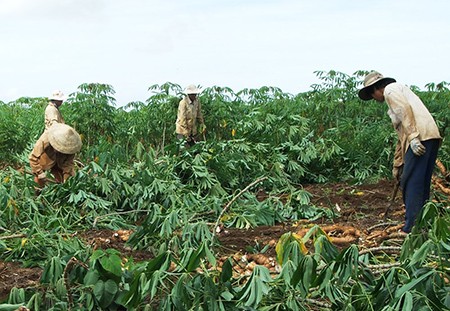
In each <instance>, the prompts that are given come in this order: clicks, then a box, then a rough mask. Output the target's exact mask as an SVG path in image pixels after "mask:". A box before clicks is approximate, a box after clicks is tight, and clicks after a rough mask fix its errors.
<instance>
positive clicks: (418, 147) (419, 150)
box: [409, 137, 426, 157]
mask: <svg viewBox="0 0 450 311" xmlns="http://www.w3.org/2000/svg"><path fill="white" fill-rule="evenodd" d="M409 146H410V147H411V150H412V152H413V153H414V154H415V155H416V156H419V157H420V156H422V155H424V154H425V151H426V148H425V146H424V145H422V143H421V142H420V140H419V139H418V138H417V137H416V138H413V139H412V140H411V141H410V142H409Z"/></svg>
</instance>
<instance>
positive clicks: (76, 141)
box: [29, 123, 82, 188]
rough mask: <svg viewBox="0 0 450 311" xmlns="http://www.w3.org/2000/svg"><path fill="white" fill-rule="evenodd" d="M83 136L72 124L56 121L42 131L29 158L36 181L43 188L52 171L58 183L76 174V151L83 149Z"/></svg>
mask: <svg viewBox="0 0 450 311" xmlns="http://www.w3.org/2000/svg"><path fill="white" fill-rule="evenodd" d="M81 145H82V143H81V137H80V135H79V134H78V133H77V132H76V131H75V130H74V129H73V128H72V127H70V126H68V125H66V124H63V123H54V124H53V125H52V126H50V127H49V128H48V130H46V131H44V133H42V135H41V137H39V139H38V141H37V142H36V144H35V145H34V148H33V150H32V151H31V153H30V156H29V160H30V166H31V171H32V173H33V175H34V176H35V177H34V180H35V182H36V183H37V184H38V185H39V186H40V187H41V188H42V187H43V186H45V184H46V182H47V174H46V171H49V170H50V171H51V173H52V174H53V176H54V178H55V181H56V182H57V183H63V182H65V181H66V180H67V178H69V177H70V176H73V175H74V173H75V172H74V158H75V153H77V152H79V151H80V149H81Z"/></svg>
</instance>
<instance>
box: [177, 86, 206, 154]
mask: <svg viewBox="0 0 450 311" xmlns="http://www.w3.org/2000/svg"><path fill="white" fill-rule="evenodd" d="M184 93H185V94H186V96H185V97H184V98H183V99H182V100H181V101H180V103H179V105H178V114H177V121H176V129H175V131H176V134H177V138H178V139H186V146H188V147H189V146H193V145H194V144H195V142H196V141H197V140H198V137H197V127H198V126H200V127H201V131H202V133H205V130H206V127H205V122H204V120H203V114H202V107H201V104H200V101H199V100H198V94H200V90H199V89H198V88H197V87H196V86H195V85H192V84H191V85H189V86H188V87H186V89H185V91H184Z"/></svg>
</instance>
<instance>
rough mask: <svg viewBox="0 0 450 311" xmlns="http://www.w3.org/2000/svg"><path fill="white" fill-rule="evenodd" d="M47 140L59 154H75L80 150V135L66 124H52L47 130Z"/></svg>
mask: <svg viewBox="0 0 450 311" xmlns="http://www.w3.org/2000/svg"><path fill="white" fill-rule="evenodd" d="M48 140H49V142H50V145H52V147H53V148H54V149H55V150H56V151H59V152H61V153H65V154H75V153H77V152H78V151H80V149H81V137H80V135H79V134H78V133H77V132H76V131H75V130H74V129H73V128H71V127H70V126H68V125H67V124H63V123H54V124H53V125H52V126H51V127H50V128H49V129H48Z"/></svg>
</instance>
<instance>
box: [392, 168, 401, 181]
mask: <svg viewBox="0 0 450 311" xmlns="http://www.w3.org/2000/svg"><path fill="white" fill-rule="evenodd" d="M402 173H403V165H402V166H394V167H393V168H392V177H394V179H395V180H396V181H400V178H401V177H402Z"/></svg>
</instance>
